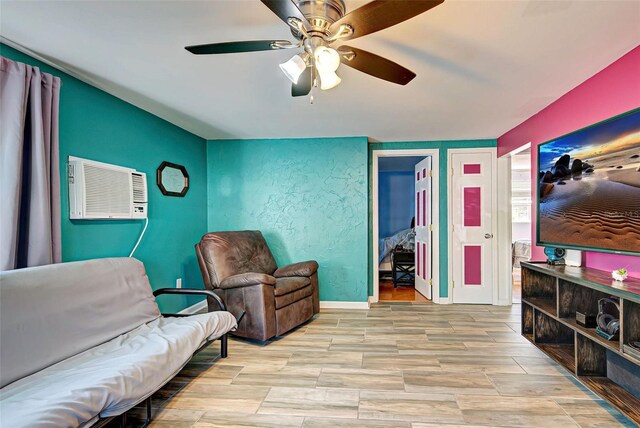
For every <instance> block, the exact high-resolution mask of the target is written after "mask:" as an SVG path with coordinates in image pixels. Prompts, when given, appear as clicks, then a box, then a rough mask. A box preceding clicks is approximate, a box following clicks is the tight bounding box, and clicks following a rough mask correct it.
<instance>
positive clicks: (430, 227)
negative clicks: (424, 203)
mask: <svg viewBox="0 0 640 428" xmlns="http://www.w3.org/2000/svg"><path fill="white" fill-rule="evenodd" d="M429 232H433V225H432V224H430V225H429Z"/></svg>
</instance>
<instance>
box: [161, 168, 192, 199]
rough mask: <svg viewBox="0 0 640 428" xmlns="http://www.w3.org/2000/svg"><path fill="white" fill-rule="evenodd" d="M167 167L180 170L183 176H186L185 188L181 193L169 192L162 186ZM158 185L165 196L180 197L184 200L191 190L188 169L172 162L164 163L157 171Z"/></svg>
mask: <svg viewBox="0 0 640 428" xmlns="http://www.w3.org/2000/svg"><path fill="white" fill-rule="evenodd" d="M166 167H169V168H175V169H179V170H180V171H181V172H182V175H183V176H184V187H183V188H182V191H181V192H171V191H169V190H167V189H166V188H165V187H164V185H163V184H162V171H164V169H165V168H166ZM156 183H157V184H158V187H159V188H160V191H161V192H162V194H163V195H165V196H178V197H181V198H182V197H184V195H186V194H187V191H188V190H189V174H188V173H187V169H186V168H185V167H184V166H182V165H178V164H175V163H172V162H167V161H163V162H162V163H161V164H160V166H159V167H158V169H157V170H156Z"/></svg>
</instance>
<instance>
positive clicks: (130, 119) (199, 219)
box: [0, 45, 207, 312]
mask: <svg viewBox="0 0 640 428" xmlns="http://www.w3.org/2000/svg"><path fill="white" fill-rule="evenodd" d="M0 54H1V55H2V56H4V57H7V58H10V59H13V60H14V61H19V62H24V63H27V64H31V65H34V66H37V67H40V69H41V70H42V71H44V72H47V73H51V74H53V75H56V76H59V77H60V78H61V79H62V88H61V93H60V131H59V136H60V166H61V168H60V170H61V175H62V179H61V183H63V185H62V257H63V261H74V260H84V259H90V258H95V257H120V256H128V255H129V253H130V252H131V249H132V248H133V245H134V244H135V242H136V240H137V239H138V235H139V234H140V232H141V231H142V227H143V222H142V221H122V220H117V221H115V220H114V221H70V220H69V202H68V187H67V185H66V178H65V174H66V168H65V165H66V161H67V157H68V156H69V155H71V156H78V157H82V158H87V159H92V160H97V161H101V162H107V163H113V164H117V165H122V166H126V167H130V168H135V169H137V170H139V171H142V172H145V173H146V174H147V184H148V188H149V227H148V229H147V232H146V234H145V236H144V238H143V240H142V242H141V243H140V246H139V247H138V250H137V251H136V254H135V257H136V258H138V259H140V260H142V261H143V262H144V264H145V266H146V268H147V273H148V275H149V280H150V281H151V285H152V286H153V288H154V289H156V288H162V287H175V280H176V278H178V277H181V278H182V280H183V286H184V287H190V286H191V287H194V286H195V287H198V288H202V287H203V284H202V277H201V276H200V270H199V268H198V263H197V261H196V259H195V253H194V249H193V245H194V244H195V243H196V242H198V240H199V239H200V237H201V236H202V234H204V233H205V232H206V229H207V214H206V210H207V204H206V200H207V188H206V174H207V169H206V144H205V140H203V139H202V138H200V137H197V136H195V135H193V134H191V133H189V132H187V131H184V130H183V129H180V128H178V127H176V126H175V125H172V124H170V123H169V122H166V121H164V120H162V119H160V118H158V117H156V116H154V115H152V114H150V113H147V112H145V111H143V110H141V109H139V108H137V107H135V106H133V105H131V104H128V103H126V102H124V101H122V100H120V99H118V98H116V97H113V96H111V95H109V94H107V93H106V92H103V91H101V90H99V89H96V88H94V87H93V86H90V85H88V84H85V83H83V82H81V81H79V80H77V79H75V78H73V77H71V76H69V75H67V74H65V73H62V72H61V71H59V70H56V69H54V68H52V67H49V66H47V65H46V64H43V63H41V62H39V61H37V60H35V59H33V58H31V57H29V56H27V55H25V54H22V53H20V52H18V51H16V50H14V49H12V48H10V47H8V46H6V45H1V46H0ZM163 160H167V161H170V162H174V163H178V164H181V165H184V166H185V167H186V168H187V171H188V172H189V175H190V189H189V192H188V193H187V195H186V197H184V198H176V197H167V196H163V195H162V194H161V193H160V190H159V189H158V187H157V186H156V184H155V181H156V180H155V171H156V168H157V167H158V166H159V165H160V163H161V162H162V161H163ZM161 299H162V300H161V301H160V306H161V310H163V311H166V312H169V311H174V310H180V309H182V308H184V307H185V306H188V305H189V304H192V303H193V302H194V300H190V299H186V298H184V297H178V296H175V297H173V296H172V297H162V298H161Z"/></svg>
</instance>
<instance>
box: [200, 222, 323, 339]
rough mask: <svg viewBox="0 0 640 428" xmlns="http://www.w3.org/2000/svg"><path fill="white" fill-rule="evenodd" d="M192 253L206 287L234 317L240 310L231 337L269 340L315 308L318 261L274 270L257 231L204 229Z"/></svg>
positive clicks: (273, 262) (274, 267)
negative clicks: (223, 303)
mask: <svg viewBox="0 0 640 428" xmlns="http://www.w3.org/2000/svg"><path fill="white" fill-rule="evenodd" d="M196 254H197V255H198V264H199V265H200V270H201V271H202V277H203V279H204V283H205V286H206V288H207V289H209V290H213V291H214V292H215V293H216V294H217V295H218V296H220V297H221V298H222V299H223V300H224V302H225V303H226V305H227V308H228V310H229V312H231V313H233V314H234V315H235V316H236V317H237V316H239V315H240V314H242V312H243V311H244V312H245V315H244V317H243V318H242V319H241V320H240V322H239V324H238V329H237V330H236V331H235V333H233V334H234V335H236V336H241V337H246V338H250V339H257V340H261V341H265V340H269V339H271V338H272V337H274V336H280V335H282V334H284V333H286V332H287V331H289V330H291V329H292V328H294V327H296V326H298V325H300V324H302V323H303V322H305V321H307V320H309V319H310V318H311V317H313V315H315V314H317V313H318V312H320V300H319V295H318V273H317V271H318V263H317V262H315V261H313V260H311V261H306V262H300V263H294V264H290V265H288V266H283V267H281V268H278V266H277V265H276V261H275V259H274V258H273V255H272V254H271V251H270V250H269V247H268V246H267V242H266V241H265V239H264V237H263V236H262V233H260V232H259V231H257V230H245V231H240V232H212V233H207V234H206V235H204V236H203V237H202V239H201V240H200V242H199V243H197V244H196ZM209 305H210V306H212V307H215V302H209Z"/></svg>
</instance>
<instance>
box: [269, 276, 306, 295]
mask: <svg viewBox="0 0 640 428" xmlns="http://www.w3.org/2000/svg"><path fill="white" fill-rule="evenodd" d="M309 284H311V280H310V279H309V278H305V277H301V276H296V277H291V278H276V285H275V288H274V290H273V294H275V295H276V297H277V296H282V295H284V294H288V293H292V292H294V291H296V290H299V289H301V288H304V287H306V286H307V285H309Z"/></svg>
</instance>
